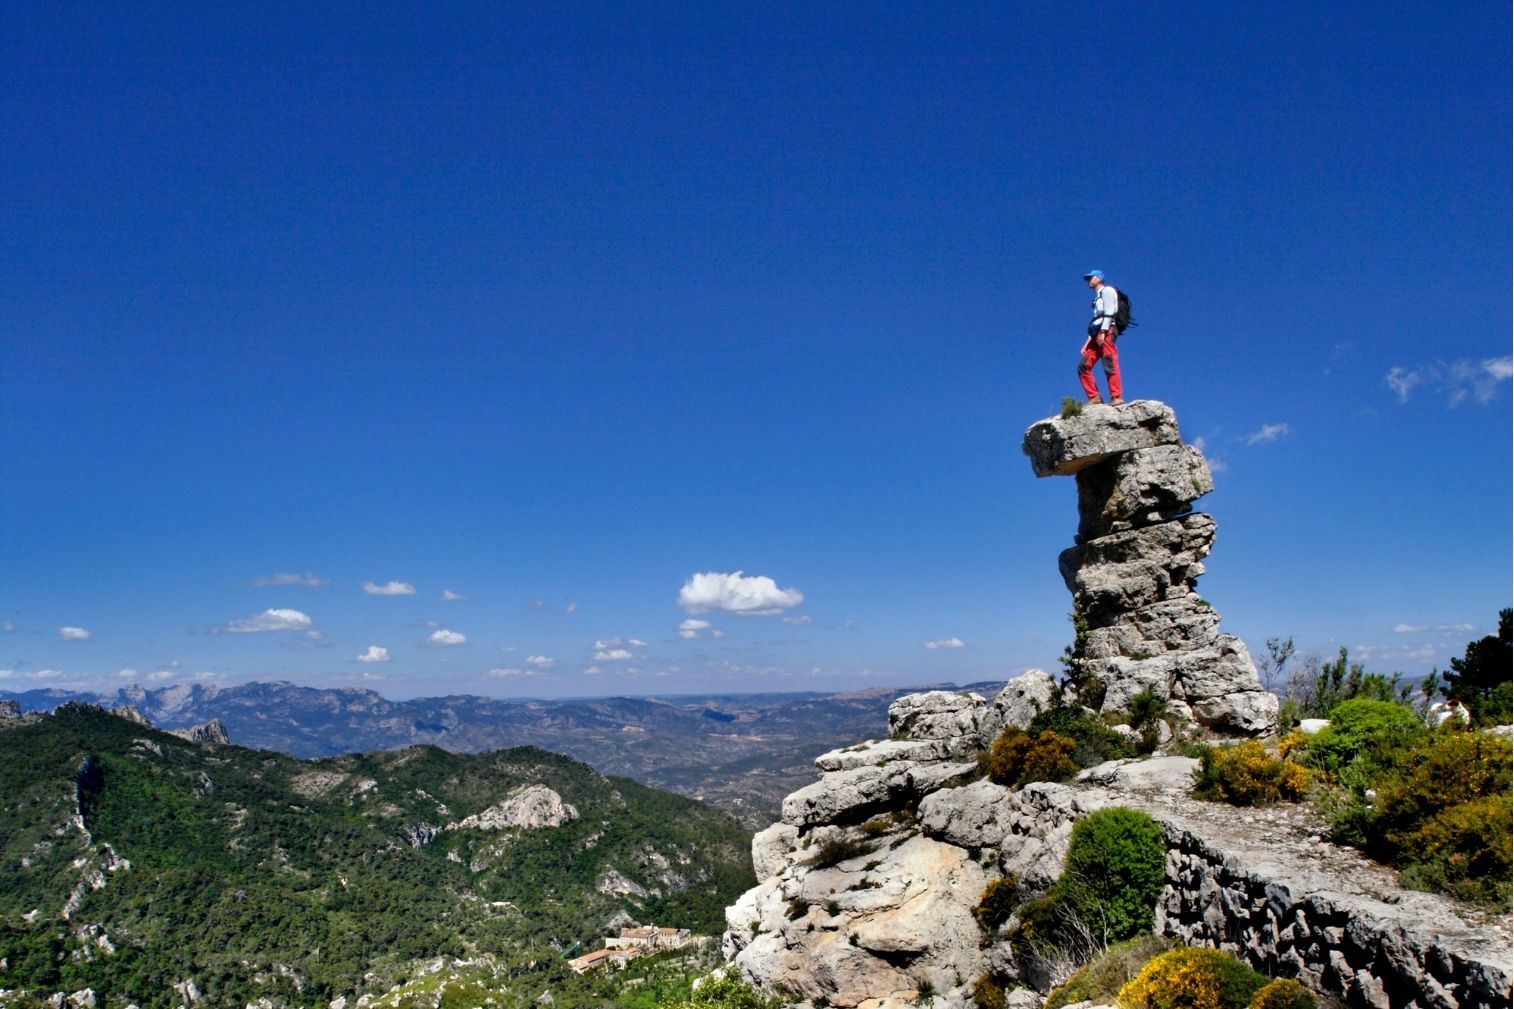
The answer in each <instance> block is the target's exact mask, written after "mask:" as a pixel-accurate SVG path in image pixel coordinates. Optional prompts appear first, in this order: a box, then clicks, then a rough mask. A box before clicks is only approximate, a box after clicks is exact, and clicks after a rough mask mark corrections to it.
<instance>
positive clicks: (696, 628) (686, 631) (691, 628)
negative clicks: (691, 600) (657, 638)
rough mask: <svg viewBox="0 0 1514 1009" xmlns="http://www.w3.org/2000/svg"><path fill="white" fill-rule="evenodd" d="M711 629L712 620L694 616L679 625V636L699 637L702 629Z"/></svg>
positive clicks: (687, 637)
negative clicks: (698, 618)
mask: <svg viewBox="0 0 1514 1009" xmlns="http://www.w3.org/2000/svg"><path fill="white" fill-rule="evenodd" d="M709 629H710V622H709V621H708V620H695V619H694V618H693V617H690V618H689V619H688V620H685V621H684V622H683V623H681V624H679V625H678V636H679V637H680V638H683V639H684V640H688V639H689V638H697V637H699V632H700V631H707V630H709Z"/></svg>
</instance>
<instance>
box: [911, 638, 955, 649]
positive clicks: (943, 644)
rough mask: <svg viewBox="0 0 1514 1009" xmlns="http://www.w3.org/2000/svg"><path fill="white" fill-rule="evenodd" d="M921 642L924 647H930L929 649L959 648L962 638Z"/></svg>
mask: <svg viewBox="0 0 1514 1009" xmlns="http://www.w3.org/2000/svg"><path fill="white" fill-rule="evenodd" d="M921 644H922V645H924V646H925V647H926V648H930V649H936V648H961V647H962V639H961V638H942V639H941V640H940V641H922V642H921Z"/></svg>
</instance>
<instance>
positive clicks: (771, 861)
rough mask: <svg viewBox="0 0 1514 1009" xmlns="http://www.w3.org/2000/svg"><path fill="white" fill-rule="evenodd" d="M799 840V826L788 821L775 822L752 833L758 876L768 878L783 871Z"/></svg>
mask: <svg viewBox="0 0 1514 1009" xmlns="http://www.w3.org/2000/svg"><path fill="white" fill-rule="evenodd" d="M798 841H799V828H797V827H794V826H792V825H790V824H787V823H775V824H773V825H772V826H771V827H768V828H767V829H766V830H760V831H758V832H757V833H756V834H754V835H752V870H753V871H754V872H755V873H756V875H757V878H758V879H767V878H768V877H769V876H776V875H777V874H778V873H779V872H781V871H782V869H783V867H784V866H785V865H787V864H788V860H789V853H790V851H791V850H792V849H793V848H794V846H795V845H796V844H797V843H798Z"/></svg>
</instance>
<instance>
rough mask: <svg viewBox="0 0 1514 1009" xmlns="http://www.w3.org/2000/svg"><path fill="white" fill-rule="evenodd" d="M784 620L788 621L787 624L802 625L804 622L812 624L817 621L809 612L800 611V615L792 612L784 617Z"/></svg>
mask: <svg viewBox="0 0 1514 1009" xmlns="http://www.w3.org/2000/svg"><path fill="white" fill-rule="evenodd" d="M783 622H784V623H786V624H794V625H795V626H802V625H804V624H812V623H814V622H815V618H814V617H812V616H810V615H809V614H808V613H800V614H798V615H792V614H791V615H789V616H786V617H784V618H783Z"/></svg>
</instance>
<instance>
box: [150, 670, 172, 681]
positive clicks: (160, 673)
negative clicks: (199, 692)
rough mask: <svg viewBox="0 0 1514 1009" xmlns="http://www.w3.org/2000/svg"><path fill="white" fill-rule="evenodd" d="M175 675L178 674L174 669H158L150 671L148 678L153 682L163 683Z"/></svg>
mask: <svg viewBox="0 0 1514 1009" xmlns="http://www.w3.org/2000/svg"><path fill="white" fill-rule="evenodd" d="M175 675H177V674H176V673H175V672H174V671H173V670H172V669H158V670H155V671H153V672H151V673H148V674H147V679H148V680H150V681H151V682H153V683H162V682H163V681H164V680H171V679H173V678H174V676H175Z"/></svg>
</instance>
